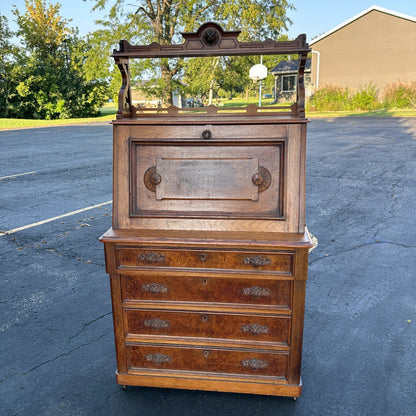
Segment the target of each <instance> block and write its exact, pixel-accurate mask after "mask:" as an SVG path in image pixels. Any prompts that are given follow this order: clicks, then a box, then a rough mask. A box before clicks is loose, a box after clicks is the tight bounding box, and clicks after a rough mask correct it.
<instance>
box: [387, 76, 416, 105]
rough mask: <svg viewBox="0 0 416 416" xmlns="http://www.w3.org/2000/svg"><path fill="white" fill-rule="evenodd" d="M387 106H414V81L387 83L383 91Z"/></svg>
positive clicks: (415, 98)
mask: <svg viewBox="0 0 416 416" xmlns="http://www.w3.org/2000/svg"><path fill="white" fill-rule="evenodd" d="M383 103H384V105H385V107H387V108H396V109H401V108H416V81H411V82H395V83H392V84H388V85H387V86H386V87H385V88H384V91H383Z"/></svg>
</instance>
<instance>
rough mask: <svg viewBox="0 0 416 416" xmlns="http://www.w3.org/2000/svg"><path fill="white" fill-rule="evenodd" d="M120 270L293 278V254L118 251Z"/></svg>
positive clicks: (136, 249) (156, 250) (134, 249)
mask: <svg viewBox="0 0 416 416" xmlns="http://www.w3.org/2000/svg"><path fill="white" fill-rule="evenodd" d="M116 259H117V267H118V268H120V269H122V268H125V267H127V268H128V267H149V266H151V267H171V268H185V269H189V268H195V269H231V270H249V271H253V270H256V271H257V270H263V271H267V272H272V273H278V274H283V275H288V276H291V275H292V274H293V253H287V252H281V253H275V252H272V253H268V252H265V253H259V252H249V251H231V250H230V251H214V250H206V251H202V250H177V249H172V250H169V249H161V250H159V249H139V248H130V247H125V248H116Z"/></svg>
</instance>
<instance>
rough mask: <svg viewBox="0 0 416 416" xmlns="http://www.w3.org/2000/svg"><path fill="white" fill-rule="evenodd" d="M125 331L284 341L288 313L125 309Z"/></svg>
mask: <svg viewBox="0 0 416 416" xmlns="http://www.w3.org/2000/svg"><path fill="white" fill-rule="evenodd" d="M125 319H126V321H127V325H126V328H127V332H128V335H156V336H175V337H191V338H216V339H235V340H247V341H266V342H273V343H280V344H284V345H288V343H289V332H290V318H289V317H279V318H276V317H270V316H257V315H234V314H219V313H203V312H171V311H168V312H166V311H158V310H126V311H125Z"/></svg>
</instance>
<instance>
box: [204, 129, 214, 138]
mask: <svg viewBox="0 0 416 416" xmlns="http://www.w3.org/2000/svg"><path fill="white" fill-rule="evenodd" d="M211 137H212V133H211V132H210V131H209V130H204V131H203V132H202V138H203V139H205V140H209V139H210V138H211Z"/></svg>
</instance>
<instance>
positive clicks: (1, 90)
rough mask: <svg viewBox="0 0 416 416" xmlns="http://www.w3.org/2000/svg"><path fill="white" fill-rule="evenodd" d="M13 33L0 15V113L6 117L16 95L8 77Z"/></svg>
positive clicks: (11, 65)
mask: <svg viewBox="0 0 416 416" xmlns="http://www.w3.org/2000/svg"><path fill="white" fill-rule="evenodd" d="M13 35H14V33H13V32H12V31H11V30H10V29H9V26H8V21H7V18H6V17H5V16H2V15H0V112H1V115H2V117H8V116H9V114H10V113H11V108H12V105H13V97H14V95H15V94H16V92H15V91H16V83H15V82H13V79H12V78H11V77H10V74H11V72H12V70H13V65H14V56H15V55H16V46H14V45H13V43H12V41H11V40H12V38H13Z"/></svg>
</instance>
